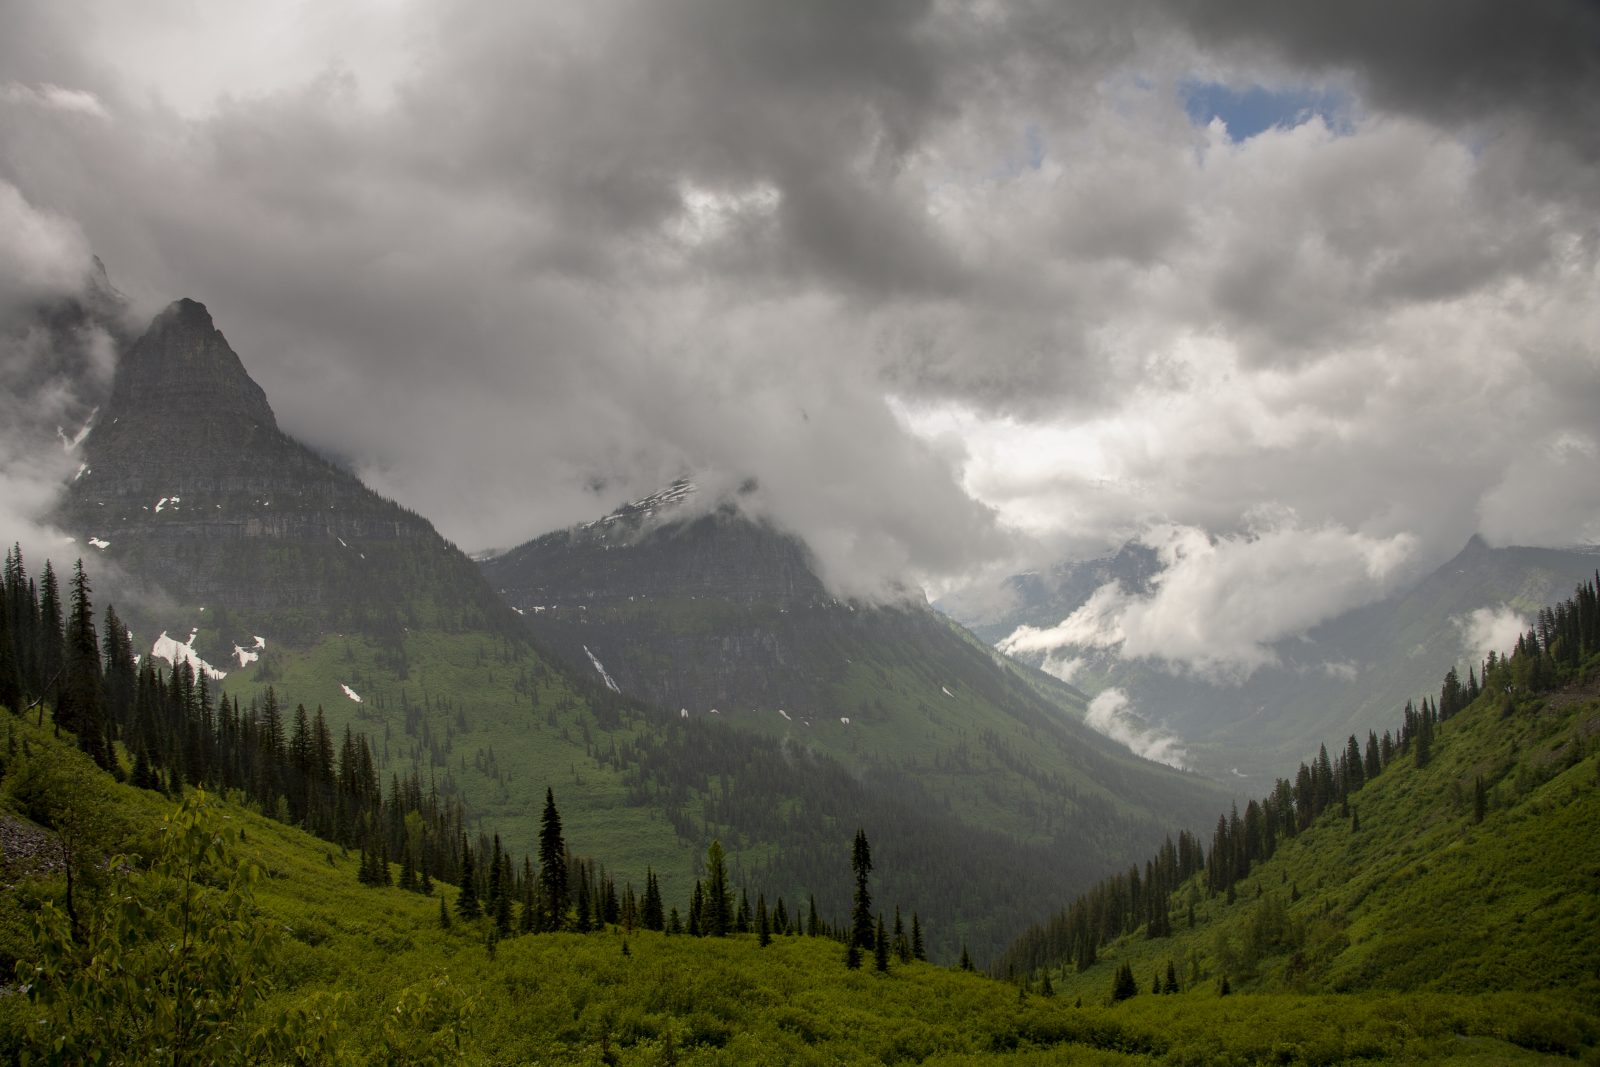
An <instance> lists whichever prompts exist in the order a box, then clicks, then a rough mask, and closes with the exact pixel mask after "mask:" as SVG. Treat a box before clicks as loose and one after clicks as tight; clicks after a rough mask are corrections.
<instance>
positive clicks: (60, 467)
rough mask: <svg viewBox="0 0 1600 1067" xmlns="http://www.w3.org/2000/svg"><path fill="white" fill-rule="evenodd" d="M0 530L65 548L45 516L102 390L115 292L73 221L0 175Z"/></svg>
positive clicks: (34, 545)
mask: <svg viewBox="0 0 1600 1067" xmlns="http://www.w3.org/2000/svg"><path fill="white" fill-rule="evenodd" d="M0 232H4V233H5V234H7V237H8V246H7V249H6V255H4V256H0V535H3V537H4V541H5V544H6V545H7V547H9V546H10V545H12V544H13V543H15V544H19V545H20V546H21V548H22V550H23V553H24V556H25V557H30V556H31V557H33V558H39V557H41V556H48V555H53V556H55V557H57V559H58V561H59V560H60V559H61V558H62V557H64V556H67V555H70V554H73V553H72V550H71V548H70V547H69V546H70V542H68V541H67V539H66V538H67V535H66V534H64V533H63V532H62V531H59V530H56V529H54V528H53V527H52V526H51V525H50V524H49V520H48V516H49V514H50V512H51V510H52V509H53V508H54V507H55V504H56V501H57V500H58V499H59V497H60V495H61V491H62V489H63V487H64V486H65V485H66V482H67V479H68V478H69V477H71V476H72V474H73V473H74V471H75V469H76V467H77V466H78V457H77V445H78V443H79V442H80V441H81V440H82V436H83V431H84V429H85V426H86V424H87V422H88V420H89V419H90V418H91V417H92V415H93V412H94V409H95V406H96V405H97V404H98V403H99V401H100V398H101V397H103V396H104V395H105V394H106V393H107V391H108V390H109V387H110V384H111V374H112V370H113V367H114V361H115V352H116V345H115V341H114V339H113V337H112V336H111V334H110V332H108V330H107V322H108V321H109V320H110V319H111V318H112V317H114V316H115V314H116V311H117V309H116V307H115V299H114V296H113V295H112V294H111V293H110V292H109V291H108V290H105V289H99V290H97V288H96V286H97V282H98V281H99V277H98V272H97V267H96V264H95V263H94V260H93V257H92V256H91V255H90V253H89V249H88V243H87V241H86V240H85V238H84V235H83V233H82V232H81V231H80V230H79V229H78V227H77V226H76V225H75V224H74V223H73V222H72V221H71V220H70V219H67V218H64V217H62V216H60V215H58V214H55V213H52V212H49V211H44V210H41V209H39V208H38V207H36V206H35V205H33V204H31V203H30V202H29V201H28V200H27V199H26V198H25V197H24V196H23V195H22V194H21V192H20V191H19V190H18V189H17V188H16V187H15V186H12V185H10V184H9V183H6V182H4V181H0Z"/></svg>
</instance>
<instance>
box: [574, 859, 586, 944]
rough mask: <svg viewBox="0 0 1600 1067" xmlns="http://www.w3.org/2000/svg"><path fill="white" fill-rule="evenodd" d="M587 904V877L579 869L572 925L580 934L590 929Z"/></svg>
mask: <svg viewBox="0 0 1600 1067" xmlns="http://www.w3.org/2000/svg"><path fill="white" fill-rule="evenodd" d="M589 905H590V900H589V879H588V878H586V877H584V875H583V872H582V870H580V871H579V872H578V901H577V915H576V918H575V919H574V922H573V927H572V928H573V929H574V930H576V931H578V933H580V934H586V933H588V932H589V930H590V913H589Z"/></svg>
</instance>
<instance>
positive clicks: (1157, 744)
mask: <svg viewBox="0 0 1600 1067" xmlns="http://www.w3.org/2000/svg"><path fill="white" fill-rule="evenodd" d="M1084 721H1085V722H1086V723H1088V724H1089V725H1090V726H1091V727H1092V728H1093V729H1095V730H1098V731H1099V732H1100V733H1102V734H1105V735H1106V736H1107V737H1109V738H1111V739H1112V740H1113V741H1120V742H1122V743H1123V744H1124V745H1127V746H1128V748H1129V749H1130V750H1132V752H1133V753H1134V754H1135V755H1138V756H1143V757H1144V758H1145V759H1149V760H1155V761H1156V762H1157V763H1165V764H1167V765H1168V766H1169V767H1179V768H1182V767H1184V766H1185V760H1187V759H1188V752H1187V750H1185V749H1184V747H1183V743H1182V741H1181V740H1180V739H1179V738H1178V737H1177V735H1175V734H1171V733H1168V732H1166V731H1164V730H1162V729H1160V728H1158V727H1156V726H1152V725H1151V724H1149V723H1147V722H1145V721H1144V719H1143V718H1142V717H1141V716H1140V715H1139V713H1138V712H1137V711H1136V710H1135V709H1134V707H1133V702H1132V701H1130V700H1129V699H1128V694H1127V693H1126V692H1124V691H1123V690H1121V689H1117V688H1111V689H1106V690H1103V691H1101V692H1100V693H1098V694H1097V695H1096V696H1095V698H1094V699H1093V700H1091V701H1089V709H1088V713H1087V715H1086V716H1085V717H1084Z"/></svg>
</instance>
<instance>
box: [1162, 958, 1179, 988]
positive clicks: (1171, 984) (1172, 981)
mask: <svg viewBox="0 0 1600 1067" xmlns="http://www.w3.org/2000/svg"><path fill="white" fill-rule="evenodd" d="M1161 991H1162V992H1163V993H1176V992H1177V991H1178V970H1177V968H1176V967H1174V966H1173V965H1172V961H1171V960H1168V961H1167V984H1166V985H1165V986H1164V987H1163V988H1162V990H1161Z"/></svg>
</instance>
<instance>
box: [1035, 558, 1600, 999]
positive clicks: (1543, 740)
mask: <svg viewBox="0 0 1600 1067" xmlns="http://www.w3.org/2000/svg"><path fill="white" fill-rule="evenodd" d="M1592 588H1593V587H1592V586H1591V587H1590V590H1591V591H1590V592H1589V594H1588V599H1589V607H1588V608H1587V609H1586V611H1587V612H1588V613H1589V614H1590V615H1593V614H1594V612H1595V609H1594V606H1593V601H1594V594H1593V592H1592ZM1586 625H1588V626H1590V627H1591V628H1593V629H1594V630H1595V631H1596V632H1600V626H1596V624H1595V622H1594V621H1593V619H1590V620H1589V621H1588V622H1587V623H1586ZM1531 647H1532V648H1533V649H1534V651H1533V652H1532V653H1531V654H1526V655H1525V654H1523V653H1522V652H1520V651H1519V652H1518V653H1517V654H1516V655H1515V656H1514V657H1513V658H1512V659H1511V660H1510V661H1509V663H1502V665H1500V666H1498V667H1496V668H1494V669H1493V670H1492V671H1491V674H1490V681H1489V682H1488V683H1487V685H1486V691H1485V692H1484V693H1483V695H1482V696H1480V697H1479V698H1478V699H1477V700H1476V701H1475V702H1473V703H1471V704H1470V705H1469V706H1467V707H1466V708H1465V709H1464V710H1461V711H1459V712H1457V713H1456V714H1454V715H1452V716H1448V717H1447V718H1445V720H1444V721H1442V722H1440V723H1438V724H1437V725H1436V726H1435V727H1434V728H1433V729H1434V731H1435V732H1434V733H1432V735H1431V739H1430V741H1429V742H1428V743H1427V744H1426V745H1425V746H1422V747H1423V748H1424V749H1425V751H1426V752H1427V758H1426V759H1425V761H1422V760H1419V759H1418V747H1419V742H1418V741H1416V740H1413V741H1411V742H1410V744H1409V746H1408V747H1406V748H1404V749H1402V750H1400V751H1398V752H1397V753H1396V755H1395V756H1394V758H1393V759H1392V760H1391V761H1390V763H1389V765H1388V766H1386V767H1385V768H1384V769H1383V771H1382V773H1381V774H1379V775H1378V776H1376V777H1375V778H1372V779H1370V780H1368V781H1366V783H1365V784H1364V785H1363V786H1361V787H1360V788H1359V789H1358V790H1355V791H1352V792H1350V793H1349V795H1348V797H1347V802H1346V807H1341V804H1340V803H1330V805H1329V807H1328V808H1327V809H1326V810H1325V811H1324V812H1323V814H1322V815H1321V817H1320V818H1319V819H1317V820H1316V821H1315V822H1314V823H1313V824H1312V825H1311V826H1310V827H1309V828H1307V829H1305V830H1303V831H1302V832H1300V833H1298V834H1296V835H1295V836H1293V837H1290V838H1288V839H1286V840H1284V839H1280V843H1279V844H1278V846H1277V848H1276V851H1275V852H1272V854H1271V855H1270V858H1267V859H1265V860H1262V861H1259V862H1257V863H1255V864H1254V865H1252V866H1251V867H1250V868H1249V870H1248V873H1246V874H1244V875H1243V876H1242V877H1239V878H1238V879H1237V880H1236V881H1234V882H1233V884H1232V885H1231V889H1230V891H1228V892H1226V893H1223V892H1212V890H1211V888H1210V886H1214V885H1218V884H1221V883H1225V882H1227V881H1229V879H1228V878H1227V877H1222V878H1221V879H1220V882H1219V881H1218V880H1212V879H1214V878H1215V877H1216V876H1215V875H1214V874H1213V875H1212V876H1211V878H1208V875H1207V874H1199V875H1196V876H1195V877H1194V878H1193V879H1191V880H1189V881H1188V882H1186V883H1184V884H1182V885H1179V886H1177V887H1176V889H1175V890H1174V891H1173V892H1172V894H1171V898H1170V899H1171V905H1172V911H1171V913H1170V919H1169V921H1170V924H1171V927H1172V929H1171V933H1170V935H1166V936H1162V935H1160V934H1159V932H1158V936H1155V937H1151V936H1149V934H1150V930H1149V925H1148V924H1140V925H1138V926H1137V927H1136V928H1134V929H1133V930H1132V931H1131V932H1129V933H1126V934H1124V935H1122V936H1120V937H1117V938H1115V939H1114V940H1113V941H1112V942H1110V943H1109V944H1107V945H1105V946H1104V947H1102V948H1101V950H1100V951H1099V952H1098V953H1097V959H1096V961H1095V962H1094V963H1092V964H1091V965H1089V966H1087V967H1086V968H1084V969H1082V970H1080V969H1078V967H1077V966H1074V965H1072V964H1068V965H1066V966H1065V967H1063V966H1062V964H1063V963H1064V962H1065V961H1066V959H1067V958H1068V957H1069V956H1071V957H1073V958H1074V959H1078V960H1081V959H1082V956H1081V953H1074V952H1073V950H1072V949H1071V948H1070V947H1069V945H1070V942H1071V940H1072V938H1071V935H1070V933H1069V932H1068V928H1069V927H1070V926H1071V922H1070V920H1068V918H1067V916H1066V915H1065V914H1063V916H1062V919H1061V920H1060V921H1058V922H1056V923H1052V924H1050V925H1049V926H1048V927H1041V928H1038V929H1036V930H1034V931H1032V932H1031V933H1030V934H1029V935H1027V936H1025V937H1024V938H1023V939H1021V940H1020V941H1019V942H1018V943H1017V944H1016V945H1014V946H1013V948H1012V949H1011V951H1010V952H1009V953H1008V954H1007V956H1006V963H1005V966H1009V967H1010V968H1012V969H1013V970H1014V971H1015V973H1019V974H1037V975H1040V976H1042V975H1043V974H1045V973H1049V974H1050V975H1051V978H1052V981H1053V982H1054V983H1055V984H1056V986H1057V988H1059V989H1062V990H1065V991H1066V992H1067V994H1068V995H1071V996H1074V997H1076V996H1082V997H1084V998H1085V1000H1086V1001H1087V1000H1089V999H1100V998H1104V997H1105V996H1106V995H1107V992H1108V991H1109V990H1110V988H1111V984H1112V979H1113V977H1114V974H1115V972H1116V970H1117V968H1118V967H1120V966H1121V965H1123V964H1130V965H1131V967H1132V971H1133V974H1134V976H1135V978H1136V981H1137V985H1138V987H1139V989H1140V991H1141V992H1145V991H1148V990H1149V988H1150V987H1151V984H1152V981H1153V979H1154V978H1156V977H1158V976H1160V977H1163V979H1164V975H1165V972H1166V967H1167V965H1168V963H1169V962H1170V963H1171V964H1172V965H1173V968H1174V972H1175V974H1176V975H1177V977H1178V979H1179V982H1180V984H1181V985H1182V986H1183V989H1184V993H1183V995H1184V996H1190V997H1211V996H1215V995H1216V991H1217V988H1218V984H1219V983H1220V981H1221V980H1222V978H1223V977H1224V976H1226V977H1227V979H1228V982H1229V984H1230V986H1231V987H1232V988H1233V989H1234V990H1249V991H1260V992H1285V991H1290V992H1338V993H1345V992H1365V991H1370V992H1379V991H1384V990H1405V991H1417V990H1432V991H1438V992H1449V993H1488V992H1497V993H1507V992H1517V993H1523V994H1532V993H1548V994H1550V995H1553V996H1560V997H1565V998H1570V999H1571V1000H1572V1001H1573V1002H1574V1003H1577V1004H1584V1005H1588V1006H1592V1005H1593V1004H1595V1003H1600V892H1597V888H1600V842H1597V840H1596V837H1595V828H1596V827H1597V826H1600V742H1597V737H1600V657H1596V656H1593V655H1590V656H1589V658H1588V660H1587V663H1586V664H1585V665H1583V666H1581V667H1575V668H1572V669H1570V671H1568V672H1567V673H1568V677H1569V681H1568V682H1567V683H1565V684H1563V685H1561V686H1560V687H1559V688H1555V689H1553V690H1551V689H1547V688H1546V687H1547V686H1548V684H1549V678H1550V676H1551V674H1552V673H1555V672H1557V671H1558V670H1559V668H1557V667H1553V666H1552V664H1553V663H1557V662H1559V661H1561V660H1562V659H1563V658H1564V657H1566V656H1569V655H1570V654H1571V653H1572V652H1573V650H1572V648H1571V647H1570V644H1568V645H1565V646H1564V645H1563V644H1562V643H1561V642H1559V641H1550V642H1546V643H1545V651H1544V652H1543V653H1540V652H1539V650H1538V649H1539V641H1538V639H1537V638H1536V639H1534V640H1533V641H1532V642H1531ZM1552 649H1553V650H1554V653H1553V655H1552V651H1551V650H1552ZM1541 664H1542V665H1541ZM1541 673H1542V675H1543V678H1544V681H1542V682H1541V680H1540V675H1541ZM1419 762H1420V763H1421V764H1422V765H1420V766H1419ZM1346 811H1347V812H1348V813H1346ZM1214 840H1220V838H1218V839H1214ZM1225 847H1228V846H1225ZM1233 854H1236V853H1233ZM1217 861H1218V856H1217V854H1216V845H1215V844H1214V845H1213V855H1212V857H1211V863H1212V865H1213V867H1215V864H1216V863H1217ZM1191 904H1192V906H1193V914H1194V924H1193V925H1192V926H1191V925H1190V924H1189V921H1188V917H1187V911H1188V907H1189V906H1190V905H1191Z"/></svg>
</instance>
